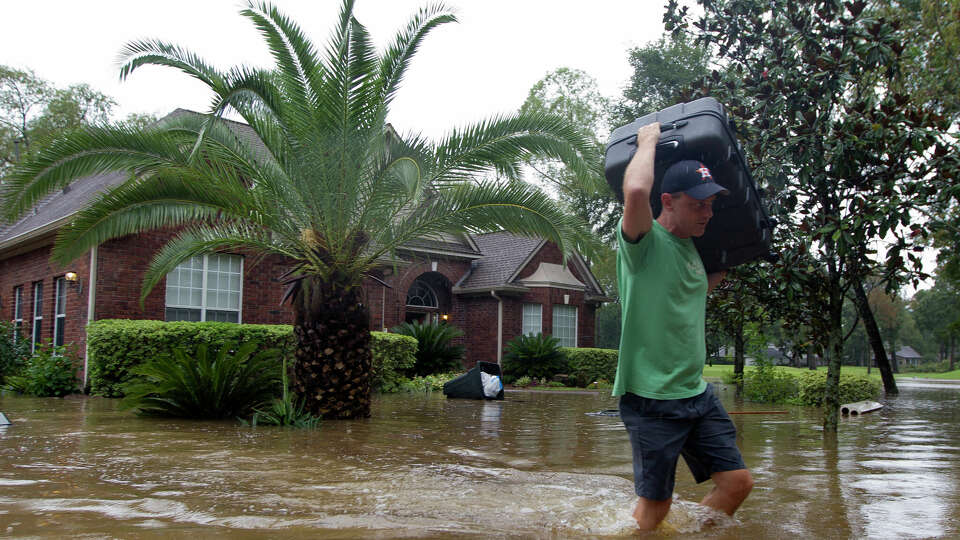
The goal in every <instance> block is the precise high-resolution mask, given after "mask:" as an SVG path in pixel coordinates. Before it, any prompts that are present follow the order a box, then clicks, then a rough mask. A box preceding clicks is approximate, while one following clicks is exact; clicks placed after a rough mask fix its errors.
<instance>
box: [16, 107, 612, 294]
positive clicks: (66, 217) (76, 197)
mask: <svg viewBox="0 0 960 540" xmlns="http://www.w3.org/2000/svg"><path fill="white" fill-rule="evenodd" d="M185 114H199V113H196V112H194V111H189V110H186V109H177V110H175V111H173V112H172V113H170V114H169V115H167V116H166V117H164V119H169V118H175V117H177V116H180V115H185ZM224 121H225V122H226V123H227V125H228V126H229V127H230V129H231V130H232V131H233V132H234V133H235V134H236V135H237V137H238V139H239V140H241V141H243V142H245V143H247V144H250V145H252V146H253V148H254V150H255V151H256V152H257V153H258V154H262V155H267V154H268V151H267V149H266V147H265V146H264V145H263V142H262V141H261V140H260V139H259V138H258V137H257V136H256V133H255V132H254V131H253V129H252V128H250V126H248V125H246V124H243V123H240V122H234V121H231V120H226V119H224ZM128 178H129V175H128V174H127V173H119V172H118V173H109V174H100V175H94V176H88V177H84V178H80V179H78V180H76V181H74V182H73V183H71V184H70V185H69V186H68V187H67V188H66V189H64V190H61V191H58V192H56V193H52V194H50V195H48V196H47V197H45V198H44V199H43V200H41V201H40V203H38V204H37V206H36V207H35V208H34V210H33V211H32V212H30V213H28V214H27V215H26V216H24V217H23V218H21V219H20V220H19V221H17V222H16V223H12V224H9V225H4V224H2V223H0V255H2V253H3V252H4V251H6V250H8V249H9V248H14V247H16V246H18V245H20V244H22V243H24V242H27V241H29V240H31V239H34V238H39V237H41V236H43V235H46V234H48V233H52V232H53V231H55V230H56V229H58V228H59V227H61V226H63V225H64V224H66V223H68V222H69V221H70V219H71V217H72V216H73V215H74V214H76V213H77V212H79V211H80V210H82V209H83V208H84V207H86V206H87V205H88V204H89V203H91V202H92V201H93V200H94V199H95V198H96V196H97V195H98V194H100V193H103V192H105V191H107V190H109V189H111V188H113V187H115V186H118V185H120V184H122V183H123V182H124V181H126V180H127V179H128ZM544 243H545V241H544V240H543V239H540V238H533V237H529V236H521V235H515V234H512V233H508V232H496V233H488V234H480V235H471V236H470V237H466V236H460V235H450V234H445V235H441V236H440V237H437V238H419V239H416V240H413V241H411V242H407V243H406V244H405V245H404V246H403V248H402V249H407V250H412V251H422V252H432V253H441V254H446V255H450V256H454V257H461V258H464V259H473V261H472V265H471V270H470V271H469V272H468V273H467V274H466V275H464V276H463V278H462V279H461V280H460V282H458V283H457V285H456V287H455V291H459V292H466V291H470V290H478V289H479V290H490V289H492V288H495V289H498V290H511V289H512V290H514V291H516V292H522V291H526V290H528V289H527V287H525V286H524V285H523V284H521V283H517V282H515V281H513V279H514V278H515V277H516V275H517V274H518V273H519V272H520V270H521V269H522V267H523V265H524V264H526V262H527V261H528V260H529V259H530V258H531V257H532V256H533V255H534V254H535V253H536V252H537V251H538V250H539V249H540V248H541V247H542V246H543V245H544ZM575 263H576V264H578V265H579V266H580V268H581V270H582V271H583V272H584V273H586V274H587V275H588V276H589V279H587V280H586V286H587V289H586V292H587V294H588V295H592V296H597V297H603V294H604V293H603V291H602V290H600V288H599V286H598V284H597V283H596V280H595V279H594V278H593V276H592V275H591V274H590V272H589V269H587V267H586V264H585V263H583V261H582V260H581V259H580V258H579V257H575ZM601 299H605V297H603V298H601Z"/></svg>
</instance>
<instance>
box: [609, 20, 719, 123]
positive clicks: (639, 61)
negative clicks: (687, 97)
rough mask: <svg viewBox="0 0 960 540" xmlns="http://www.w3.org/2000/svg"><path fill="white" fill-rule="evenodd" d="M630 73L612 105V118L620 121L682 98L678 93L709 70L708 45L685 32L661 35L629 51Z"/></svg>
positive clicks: (616, 121)
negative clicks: (621, 94) (695, 41)
mask: <svg viewBox="0 0 960 540" xmlns="http://www.w3.org/2000/svg"><path fill="white" fill-rule="evenodd" d="M628 60H629V62H630V67H632V68H633V74H632V75H631V76H630V82H629V84H628V85H627V86H626V87H625V88H624V91H623V100H621V101H620V102H619V103H617V105H616V106H615V107H614V111H613V114H612V122H613V123H615V124H617V125H621V124H626V123H629V122H632V121H633V120H634V119H636V118H640V117H641V116H644V115H647V114H650V113H652V112H656V111H658V110H660V109H663V108H664V107H668V106H670V105H673V104H674V103H677V102H678V101H682V100H680V99H678V96H677V94H678V93H679V92H680V91H681V90H682V89H684V88H688V87H689V86H691V84H692V83H693V82H694V81H695V80H697V79H699V78H701V77H703V76H704V75H706V74H708V73H709V67H708V66H709V64H710V60H711V59H710V53H709V50H708V48H707V47H704V46H702V45H699V44H695V43H692V40H690V39H688V38H687V37H686V36H684V35H682V34H681V35H670V34H667V35H665V36H662V37H661V38H660V39H659V40H657V41H656V42H650V43H648V44H647V45H644V46H642V47H634V48H632V49H630V51H629V57H628Z"/></svg>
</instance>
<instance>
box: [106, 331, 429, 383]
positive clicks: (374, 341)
mask: <svg viewBox="0 0 960 540" xmlns="http://www.w3.org/2000/svg"><path fill="white" fill-rule="evenodd" d="M370 337H371V340H370V350H371V355H372V357H373V363H372V368H371V369H372V380H371V384H372V387H373V389H375V390H381V391H393V390H396V388H397V387H398V385H399V383H400V378H401V373H402V372H403V371H404V370H406V369H409V368H410V367H412V366H413V364H414V362H415V356H414V353H415V351H416V346H417V343H416V340H414V339H412V338H410V337H408V336H400V335H397V334H388V333H386V332H370ZM87 339H88V343H89V347H90V349H89V358H88V365H89V368H90V374H89V377H88V380H89V381H90V393H91V394H93V395H98V396H104V397H123V387H124V385H125V384H126V383H127V382H129V381H130V379H131V378H132V375H131V373H130V370H131V369H132V368H134V367H135V366H138V365H142V364H144V363H146V362H148V361H150V360H153V359H155V358H157V357H159V356H168V355H170V354H171V351H173V349H174V348H181V349H184V351H185V352H187V353H188V354H193V351H196V347H197V345H198V344H200V343H205V344H207V345H208V346H209V347H216V348H219V347H221V346H222V345H223V344H226V343H240V344H244V343H257V344H259V349H260V350H269V349H277V350H279V351H280V352H281V354H282V355H283V356H290V357H292V351H293V350H294V347H295V346H296V339H295V338H294V336H293V327H292V326H290V325H288V324H231V323H215V322H202V323H201V322H164V321H133V320H126V319H116V320H110V319H104V320H100V321H94V322H93V323H91V324H90V325H89V326H88V327H87Z"/></svg>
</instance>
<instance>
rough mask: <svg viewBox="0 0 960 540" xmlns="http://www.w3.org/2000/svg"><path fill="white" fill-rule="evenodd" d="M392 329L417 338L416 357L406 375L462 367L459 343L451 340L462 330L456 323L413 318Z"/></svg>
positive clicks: (461, 346) (426, 373)
mask: <svg viewBox="0 0 960 540" xmlns="http://www.w3.org/2000/svg"><path fill="white" fill-rule="evenodd" d="M393 332H395V333H397V334H400V335H404V336H410V337H413V338H415V339H416V340H417V353H416V358H417V361H416V363H415V364H414V365H413V368H412V369H409V370H407V372H406V373H405V374H406V375H415V376H416V375H419V376H424V375H430V374H433V373H443V372H447V371H451V370H455V369H460V368H461V367H463V366H462V365H461V360H462V359H463V345H455V344H453V340H454V339H457V338H459V337H462V336H463V330H460V329H459V328H457V327H456V326H453V325H450V324H447V323H440V324H434V323H423V322H421V321H414V322H412V323H406V322H405V323H402V324H400V325H398V326H396V327H395V328H393Z"/></svg>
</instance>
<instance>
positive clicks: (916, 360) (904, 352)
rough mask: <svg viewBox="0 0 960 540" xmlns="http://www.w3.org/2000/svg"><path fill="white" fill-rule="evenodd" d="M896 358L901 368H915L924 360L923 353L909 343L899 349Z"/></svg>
mask: <svg viewBox="0 0 960 540" xmlns="http://www.w3.org/2000/svg"><path fill="white" fill-rule="evenodd" d="M896 358H897V363H898V367H899V368H905V367H911V368H915V367H918V366H919V365H920V362H923V355H922V354H920V353H918V352H917V351H916V350H914V348H913V347H911V346H909V345H904V346H903V347H900V349H898V350H897V353H896Z"/></svg>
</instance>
